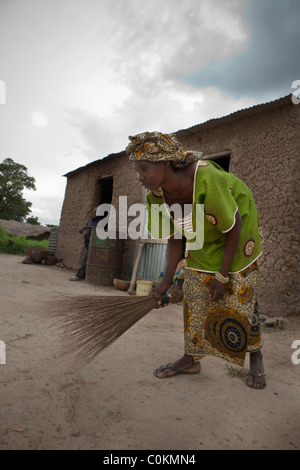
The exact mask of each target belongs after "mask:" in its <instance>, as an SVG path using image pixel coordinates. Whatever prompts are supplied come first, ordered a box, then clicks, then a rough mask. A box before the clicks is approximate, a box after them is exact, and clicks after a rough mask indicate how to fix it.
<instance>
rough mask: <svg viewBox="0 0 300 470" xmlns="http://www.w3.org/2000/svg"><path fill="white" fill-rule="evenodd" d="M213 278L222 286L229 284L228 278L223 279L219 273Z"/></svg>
mask: <svg viewBox="0 0 300 470" xmlns="http://www.w3.org/2000/svg"><path fill="white" fill-rule="evenodd" d="M215 278H216V279H217V281H219V282H222V284H227V283H228V282H229V277H224V276H222V274H221V273H216V274H215Z"/></svg>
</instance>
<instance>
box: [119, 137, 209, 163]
mask: <svg viewBox="0 0 300 470" xmlns="http://www.w3.org/2000/svg"><path fill="white" fill-rule="evenodd" d="M129 140H131V142H130V144H128V146H127V147H126V152H127V155H128V156H129V160H130V161H137V160H149V161H151V162H161V161H166V160H169V161H171V163H172V165H173V166H174V167H175V168H183V167H185V166H187V165H189V164H190V163H192V162H194V161H196V160H200V159H201V158H202V156H203V153H201V152H191V151H188V152H183V150H182V144H181V143H180V142H178V140H177V139H176V137H175V136H174V134H162V133H161V132H143V133H141V134H137V135H135V136H130V137H129Z"/></svg>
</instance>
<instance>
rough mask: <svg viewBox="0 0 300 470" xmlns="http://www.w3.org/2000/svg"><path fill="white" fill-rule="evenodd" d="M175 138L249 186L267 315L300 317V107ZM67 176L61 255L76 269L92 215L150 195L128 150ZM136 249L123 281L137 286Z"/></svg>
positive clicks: (287, 104)
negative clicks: (258, 230)
mask: <svg viewBox="0 0 300 470" xmlns="http://www.w3.org/2000/svg"><path fill="white" fill-rule="evenodd" d="M157 130H160V129H157ZM133 133H134V130H133ZM175 134H176V135H177V138H178V139H179V140H180V141H181V142H182V144H183V147H184V149H185V150H199V151H202V152H203V153H204V158H207V159H211V160H217V161H218V163H219V164H221V166H223V167H224V168H225V169H226V170H227V171H229V172H231V173H234V174H235V175H236V176H237V177H239V178H241V179H242V180H243V181H244V182H245V183H246V184H247V185H248V186H249V187H250V189H251V191H252V193H253V196H254V199H255V201H256V205H257V208H258V212H259V216H260V223H261V228H262V233H263V238H264V243H263V254H262V256H261V257H260V259H259V266H260V298H259V303H260V310H261V312H262V313H264V314H266V315H270V316H284V315H286V314H295V313H299V308H298V301H299V299H298V298H297V295H298V292H299V271H298V270H297V267H298V252H299V225H298V215H299V214H298V205H299V198H298V195H299V191H298V184H299V178H298V175H299V170H298V168H299V153H300V152H299V150H300V105H299V106H297V105H296V104H293V102H292V95H288V96H286V97H284V98H280V99H278V100H276V101H272V102H269V103H265V104H261V105H257V106H253V107H251V108H247V109H243V110H240V111H237V112H235V113H233V114H230V115H228V116H224V117H222V118H218V119H212V120H209V121H207V122H204V123H202V124H197V125H195V126H192V127H190V128H188V129H183V130H180V131H177V132H175ZM65 176H66V177H67V187H66V193H65V199H64V203H63V208H62V213H61V221H60V230H59V234H58V240H57V248H56V256H58V257H59V258H62V259H63V262H64V264H65V265H66V266H67V267H70V268H74V269H75V268H76V266H77V261H78V258H79V255H80V251H81V249H82V236H81V235H80V234H79V233H78V230H79V228H80V227H81V226H83V225H84V224H85V223H86V221H87V220H88V219H89V217H90V214H91V212H92V210H93V208H94V207H95V206H97V205H99V204H101V203H102V202H111V203H112V204H113V205H114V206H115V207H116V209H117V210H118V198H119V195H126V196H127V198H128V206H129V205H131V204H133V203H137V202H142V200H143V197H144V196H143V193H142V187H141V185H140V184H139V182H138V181H137V177H136V173H135V171H134V170H133V168H132V165H130V164H129V163H128V159H127V156H126V153H125V151H122V152H120V153H117V154H111V155H108V156H107V157H105V158H102V159H100V160H97V161H94V162H92V163H89V164H88V165H86V166H84V167H82V168H78V169H76V170H74V171H71V172H70V173H68V174H67V175H65ZM135 250H136V241H133V240H126V242H125V251H124V258H123V271H122V275H123V277H124V278H127V279H130V276H131V272H132V267H133V262H134V256H135Z"/></svg>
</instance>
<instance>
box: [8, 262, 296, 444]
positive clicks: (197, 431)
mask: <svg viewBox="0 0 300 470" xmlns="http://www.w3.org/2000/svg"><path fill="white" fill-rule="evenodd" d="M22 260H23V258H22V257H19V256H12V255H0V266H1V270H0V293H1V305H0V309H1V323H0V339H1V340H2V341H4V342H5V343H6V364H1V365H0V374H1V390H0V401H1V407H0V449H2V450H4V449H6V450H8V449H13V450H14V449H18V450H21V449H26V450H27V449H28V450H30V449H31V450H59V449H65V450H67V449H69V450H73V449H74V450H79V449H86V450H89V449H101V450H102V449H105V450H116V449H122V450H133V449H134V450H138V449H140V450H195V449H196V450H202V449H203V450H204V449H205V450H209V449H220V450H221V449H270V450H275V449H287V450H293V449H300V408H299V396H300V380H299V379H300V365H295V364H293V362H292V360H291V355H292V353H293V349H291V345H292V343H293V341H294V340H297V339H298V340H299V339H300V318H299V317H288V318H287V320H288V321H287V325H286V327H285V329H283V330H282V329H280V328H276V329H269V330H268V331H264V334H263V338H264V343H265V346H264V360H265V368H266V375H267V381H268V385H267V388H266V389H265V390H264V391H256V390H251V389H249V388H248V387H247V386H246V385H245V383H244V381H243V380H242V379H241V378H239V377H233V376H232V375H231V374H230V373H229V371H228V367H227V364H226V362H223V361H220V360H217V359H213V358H206V359H204V360H203V361H202V373H201V374H200V375H195V376H188V375H180V376H175V377H172V378H168V379H164V380H163V379H161V380H160V379H157V378H155V377H154V376H153V374H152V371H153V370H154V369H155V368H156V367H158V366H159V365H160V364H163V363H166V362H169V361H171V360H175V359H177V358H178V357H179V356H181V355H182V348H183V342H182V311H181V306H179V305H175V306H174V305H173V306H169V307H167V308H165V309H158V310H153V311H152V312H151V313H149V314H148V315H147V316H146V317H144V318H143V319H142V320H140V322H138V323H137V324H136V325H135V326H134V327H133V328H132V329H131V330H129V331H128V332H127V333H125V334H124V335H123V336H122V337H121V338H120V339H119V340H118V341H117V342H116V343H114V344H113V345H112V346H111V347H110V348H109V349H108V350H106V351H105V352H104V353H102V355H101V356H99V357H98V358H97V359H96V360H95V361H94V362H93V363H91V364H89V365H88V366H86V367H85V368H84V369H82V370H81V371H80V372H76V371H74V370H73V371H72V370H64V369H63V368H62V366H61V364H60V361H59V357H57V356H56V354H55V349H56V346H57V337H56V335H55V334H54V331H53V329H51V322H50V321H49V320H48V318H47V310H48V309H47V306H46V303H45V302H46V301H49V306H50V305H51V299H52V298H53V297H56V296H57V294H58V293H64V294H72V293H73V294H102V293H103V294H106V295H109V294H110V293H112V294H114V295H115V294H116V291H115V289H114V288H107V287H96V286H92V285H89V284H86V283H84V282H80V283H79V282H73V283H72V282H70V281H69V280H68V279H69V277H70V271H68V270H65V269H59V268H57V267H55V266H44V265H26V264H22ZM118 292H119V291H118ZM120 295H127V294H126V293H125V294H124V293H121V292H120ZM246 367H248V360H247V363H246ZM235 369H236V370H239V368H238V367H237V368H235ZM246 370H247V369H246V368H245V371H246Z"/></svg>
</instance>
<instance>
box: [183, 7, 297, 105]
mask: <svg viewBox="0 0 300 470" xmlns="http://www.w3.org/2000/svg"><path fill="white" fill-rule="evenodd" d="M299 17H300V2H299V1H298V0H285V1H284V2H283V1H282V0H263V1H262V0H250V2H249V6H248V10H247V18H248V22H249V28H250V41H249V44H248V45H247V47H246V48H245V49H244V51H242V52H240V53H239V54H236V55H235V56H233V57H232V58H230V59H228V60H226V61H217V60H214V61H212V62H211V63H210V65H209V66H207V67H205V68H202V69H199V70H198V71H197V72H195V73H192V74H181V75H180V76H179V78H180V79H181V80H184V81H186V82H189V83H192V84H193V85H195V86H197V87H206V86H214V87H218V88H220V89H221V90H223V91H225V92H226V93H229V94H230V95H231V96H235V97H240V96H248V97H251V98H257V99H264V100H265V99H273V98H276V97H278V96H281V95H286V94H289V93H291V84H292V82H293V81H294V80H296V79H300V67H299V65H300V64H299V50H298V49H299V44H300V28H299Z"/></svg>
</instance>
